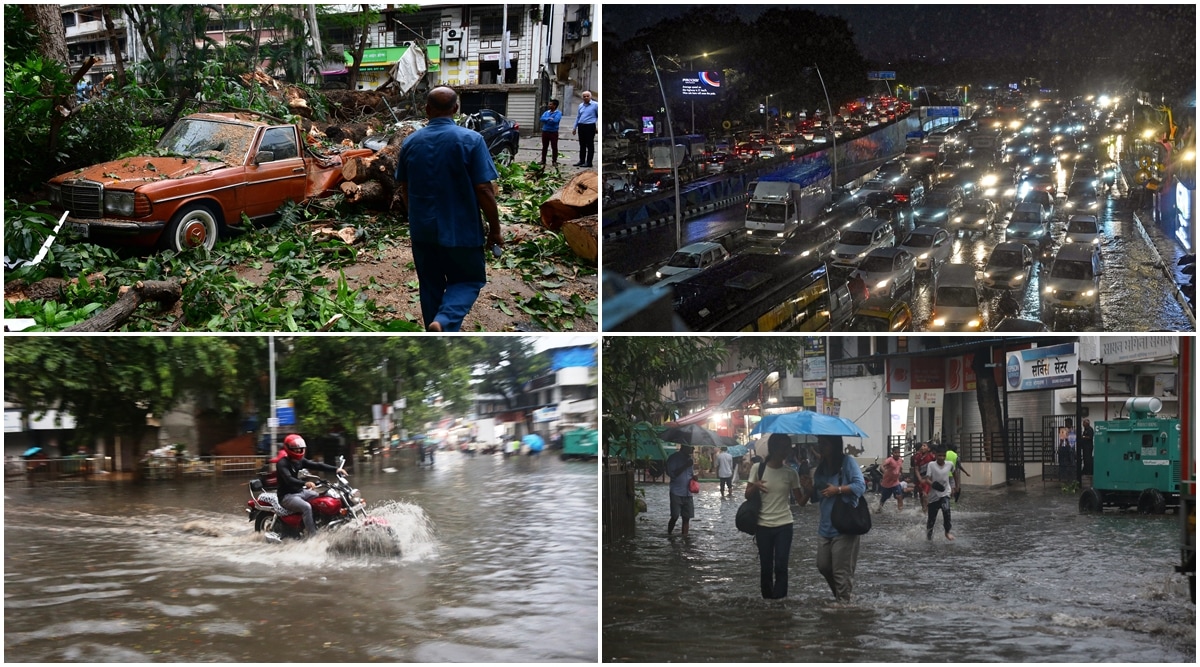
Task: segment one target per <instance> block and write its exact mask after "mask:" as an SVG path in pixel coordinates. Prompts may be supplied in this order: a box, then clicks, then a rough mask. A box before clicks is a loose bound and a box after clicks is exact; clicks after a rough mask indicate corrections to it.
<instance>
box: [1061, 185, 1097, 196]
mask: <svg viewBox="0 0 1200 667" xmlns="http://www.w3.org/2000/svg"><path fill="white" fill-rule="evenodd" d="M1095 194H1096V189H1095V188H1093V187H1092V185H1091V184H1090V183H1072V184H1071V187H1069V188H1067V196H1068V197H1082V196H1084V195H1092V196H1095Z"/></svg>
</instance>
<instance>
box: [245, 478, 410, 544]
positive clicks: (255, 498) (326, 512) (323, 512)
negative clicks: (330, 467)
mask: <svg viewBox="0 0 1200 667" xmlns="http://www.w3.org/2000/svg"><path fill="white" fill-rule="evenodd" d="M345 462H346V457H344V456H343V457H338V461H337V465H336V467H337V468H339V469H341V468H342V466H343V465H344V464H345ZM300 478H301V479H303V480H305V481H311V482H314V483H315V484H316V487H315V488H314V489H313V490H314V491H317V493H318V494H319V495H317V496H316V497H314V498H310V499H309V501H308V502H309V504H310V505H312V510H313V522H314V523H315V524H316V525H317V528H318V529H319V530H324V529H327V528H335V527H337V526H341V525H344V524H346V523H349V522H351V521H354V520H356V519H362V520H363V523H374V524H379V525H383V526H386V525H387V521H386V520H384V519H382V518H379V517H368V516H367V501H365V500H363V497H362V495H361V494H359V492H358V489H356V488H354V487H353V486H351V485H350V480H349V478H348V477H346V476H345V475H341V474H335V479H334V480H326V479H323V478H321V477H318V476H317V475H314V474H312V473H310V472H308V471H307V470H302V471H300ZM246 514H247V515H248V517H247V518H248V520H249V521H253V522H254V530H255V532H259V533H263V535H264V537H266V539H267V541H268V542H276V543H278V542H280V541H282V540H283V538H285V537H291V538H299V537H301V535H302V534H303V530H304V518H303V516H302V515H301V514H300V513H298V512H293V511H292V510H289V509H287V508H285V507H284V506H282V505H280V504H279V497H278V493H277V492H275V491H267V490H265V487H264V485H263V480H262V479H261V478H257V479H254V480H251V481H250V500H248V501H246Z"/></svg>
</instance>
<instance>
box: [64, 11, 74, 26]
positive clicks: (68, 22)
mask: <svg viewBox="0 0 1200 667" xmlns="http://www.w3.org/2000/svg"><path fill="white" fill-rule="evenodd" d="M62 17H63V27H64V28H74V27H75V12H67V13H66V14H63V15H62Z"/></svg>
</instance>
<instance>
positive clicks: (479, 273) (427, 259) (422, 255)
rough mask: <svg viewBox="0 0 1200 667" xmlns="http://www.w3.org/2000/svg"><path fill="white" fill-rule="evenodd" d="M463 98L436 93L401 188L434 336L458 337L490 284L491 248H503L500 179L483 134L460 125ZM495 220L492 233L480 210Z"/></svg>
mask: <svg viewBox="0 0 1200 667" xmlns="http://www.w3.org/2000/svg"><path fill="white" fill-rule="evenodd" d="M457 112H458V93H455V92H454V90H453V89H451V88H447V87H445V86H439V87H437V88H434V89H433V90H431V91H429V97H428V98H427V99H426V101H425V114H426V115H427V116H428V117H429V123H428V125H426V126H425V127H424V128H422V129H420V130H418V131H416V132H414V133H413V134H412V135H411V136H409V137H408V138H407V139H406V140H405V141H404V144H403V145H402V146H401V148H400V158H399V160H397V163H396V184H397V186H398V187H399V190H400V199H401V201H402V202H403V203H404V206H405V208H406V209H407V212H408V224H409V233H410V236H411V237H412V244H413V261H414V262H415V263H416V265H417V280H418V281H419V282H420V291H421V318H422V319H423V320H424V322H425V328H426V329H427V330H428V331H458V330H459V329H460V328H461V326H462V321H463V318H464V317H465V316H466V314H467V313H469V312H470V311H471V306H473V305H474V304H475V299H476V298H478V297H479V291H480V290H482V289H483V286H484V285H486V284H487V272H486V269H485V264H484V242H485V241H486V243H487V245H488V246H496V247H498V246H501V245H503V240H502V239H501V237H500V212H499V209H498V208H497V206H496V191H495V189H494V187H493V185H492V181H494V180H495V179H496V178H497V177H498V176H499V174H497V173H496V165H495V164H494V163H493V162H492V156H491V154H490V153H489V152H488V148H487V143H486V142H485V141H484V140H483V137H482V136H480V135H479V133H477V132H475V131H473V130H468V129H466V128H464V127H459V126H458V125H456V124H455V123H454V114H455V113H457ZM481 209H482V211H483V216H484V217H485V218H487V222H488V230H487V232H486V235H485V232H484V228H483V221H482V220H481V218H480V215H479V212H480V210H481Z"/></svg>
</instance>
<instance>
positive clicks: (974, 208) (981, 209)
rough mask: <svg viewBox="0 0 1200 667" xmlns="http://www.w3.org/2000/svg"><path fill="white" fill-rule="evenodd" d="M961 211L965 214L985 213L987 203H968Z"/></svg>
mask: <svg viewBox="0 0 1200 667" xmlns="http://www.w3.org/2000/svg"><path fill="white" fill-rule="evenodd" d="M963 210H964V211H966V212H967V213H987V212H988V206H987V202H982V201H969V202H967V203H965V204H963Z"/></svg>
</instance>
